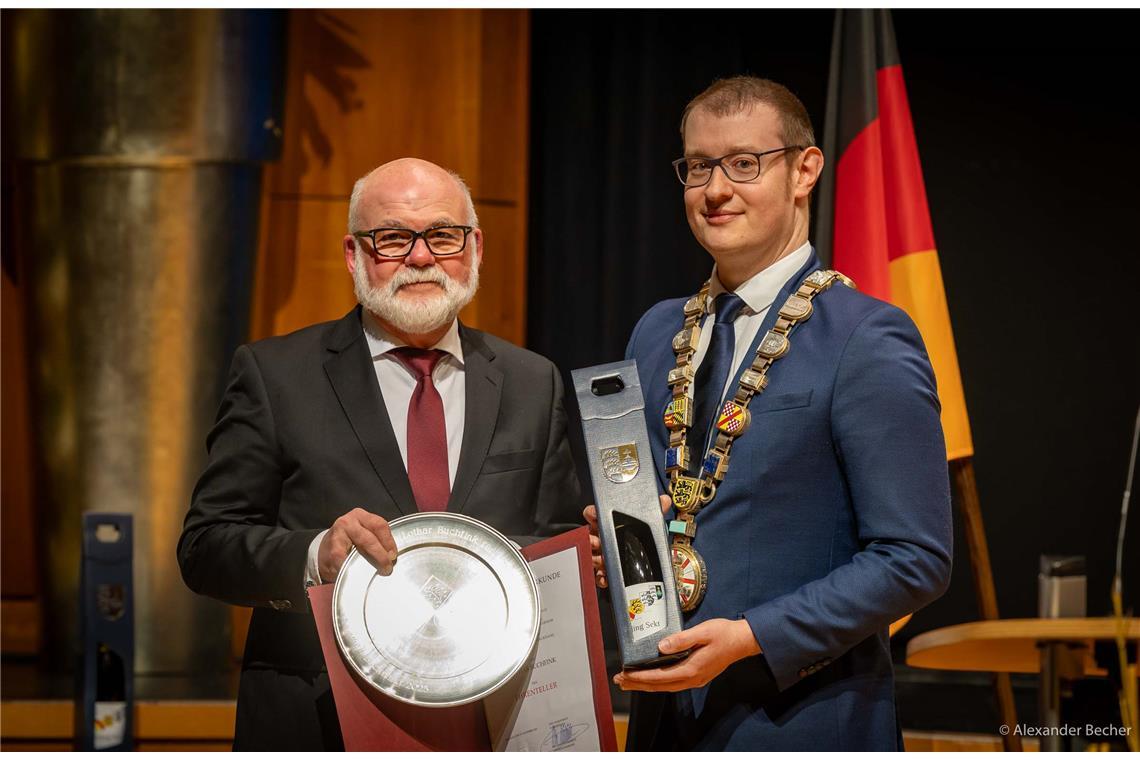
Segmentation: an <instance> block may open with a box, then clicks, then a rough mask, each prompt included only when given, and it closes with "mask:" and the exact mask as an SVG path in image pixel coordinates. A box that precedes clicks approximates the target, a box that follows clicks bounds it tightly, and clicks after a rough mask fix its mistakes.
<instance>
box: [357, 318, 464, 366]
mask: <svg viewBox="0 0 1140 760" xmlns="http://www.w3.org/2000/svg"><path fill="white" fill-rule="evenodd" d="M360 321H361V322H362V323H363V324H364V337H365V339H366V340H367V341H368V353H369V354H371V355H372V358H373V359H379V358H380V357H381V356H383V355H384V354H386V353H388V352H389V351H391V350H392V349H393V348H399V347H400V346H406V345H407V344H406V343H404V342H403V341H402V340H399V339H398V338H396V337H395V336H393V335H392V334H391V333H389V332H388V331H387V330H385V329H384V328H383V327H381V326H380V323H379V322H378V321H377V320H376V317H374V316H372V315H371V314H370V313H369V312H368V310H367V309H361V310H360ZM431 348H435V349H439V350H440V351H444V352H446V353H448V354H450V355H451V356H453V357H455V360H456V361H458V362H459V366H461V367H462V366H463V343H462V341H460V340H459V320H458V319H453V320H451V327H449V328H447V332H446V333H444V334H443V337H442V338H440V339H439V342H438V343H436V344H435V345H434V346H431Z"/></svg>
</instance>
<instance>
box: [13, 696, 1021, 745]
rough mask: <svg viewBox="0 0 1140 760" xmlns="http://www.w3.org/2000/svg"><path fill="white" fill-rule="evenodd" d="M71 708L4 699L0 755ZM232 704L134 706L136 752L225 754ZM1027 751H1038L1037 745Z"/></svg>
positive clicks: (66, 728) (65, 723) (52, 741)
mask: <svg viewBox="0 0 1140 760" xmlns="http://www.w3.org/2000/svg"><path fill="white" fill-rule="evenodd" d="M73 718H74V713H73V705H72V703H71V702H68V701H64V700H5V701H4V702H2V703H0V751H3V752H12V751H21V750H22V751H39V750H43V751H55V752H59V751H67V750H70V749H72V735H73V734H72V730H73V725H72V721H73ZM614 724H615V728H616V729H617V738H618V746H619V747H624V746H625V734H626V724H627V721H626V716H625V715H617V716H615V717H614ZM233 727H234V703H233V702H232V701H204V700H195V701H184V702H178V701H162V702H138V703H137V704H136V705H135V735H136V738H137V742H138V743H137V746H136V748H137V749H138V750H141V751H145V752H163V751H176V752H189V751H195V752H226V751H228V750H229V749H230V742H231V741H232V739H233ZM903 741H904V742H905V744H906V749H907V751H909V752H973V751H979V752H987V751H1000V750H1001V740H1000V738H999V737H997V736H985V735H980V734H950V733H931V732H919V731H906V732H903ZM1025 745H1026V749H1027V750H1030V751H1036V750H1037V743H1036V741H1032V740H1030V741H1026V742H1025Z"/></svg>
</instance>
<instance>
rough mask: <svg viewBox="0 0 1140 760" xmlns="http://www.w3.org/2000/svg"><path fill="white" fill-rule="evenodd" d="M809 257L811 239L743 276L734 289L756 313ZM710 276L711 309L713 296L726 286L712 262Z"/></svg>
mask: <svg viewBox="0 0 1140 760" xmlns="http://www.w3.org/2000/svg"><path fill="white" fill-rule="evenodd" d="M809 258H811V243H810V242H808V243H804V244H803V245H801V246H800V247H799V248H797V249H796V250H794V251H792V252H791V253H789V254H788V255H787V256H785V257H784V258H782V259H780V260H779V261H777V262H776V263H775V264H772V265H771V266H769V267H768V268H767V269H762V270H760V271H759V272H757V273H756V274H754V275H752V276H751V277H750V278H748V279H747V280H745V281H744V283H743V284H741V286H740V287H738V288H737V289H736V291H735V292H736V295H738V296H740V298H741V300H743V301H744V305H745V306H747V307H748V309H749V311H751V312H752V313H753V314H759V313H760V312H762V311H764V310H766V309H767V308H768V307H769V306H771V305H772V302H773V301H775V300H776V296H777V295H778V294H779V293H780V288H782V287H784V283H786V282H787V281H788V278H789V277H791V276H792V275H793V274H795V273H796V272H797V271H799V269H800V268H801V267H802V266H803V265H804V264H806V263H807V261H808V259H809ZM709 279H710V280H711V283H710V285H709V300H708V307H707V308H708V310H709V312H710V313H711V312H712V308H713V307H712V303H713V300H714V299H715V298H716V297H717V296H718V295H720V294H721V293H724V292H725V291H726V290H727V288H725V287H724V285H722V284H721V282H720V278H719V277H718V276H717V273H716V266H715V265H714V266H713V272H712V276H711V277H710V278H709Z"/></svg>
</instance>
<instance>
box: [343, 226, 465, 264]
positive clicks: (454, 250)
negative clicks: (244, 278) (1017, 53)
mask: <svg viewBox="0 0 1140 760" xmlns="http://www.w3.org/2000/svg"><path fill="white" fill-rule="evenodd" d="M473 229H475V228H474V227H468V226H466V225H461V224H448V225H441V226H438V227H428V228H427V229H426V230H420V231H419V232H416V231H415V230H409V229H405V228H403V227H377V228H376V229H374V230H362V231H360V232H353V233H352V236H353V237H355V238H367V239H369V240H371V241H372V250H374V251H376V255H377V256H382V257H384V258H386V259H402V258H404V257H405V256H407V255H408V254H409V253H411V252H412V248H413V247H415V245H416V240H418V239H420V238H423V241H424V243H425V244H426V245H427V248H428V250H429V251H431V253H432V255H433V256H454V255H456V254H458V253H463V249H464V248H466V247H467V234H468V233H469V232H471V230H473Z"/></svg>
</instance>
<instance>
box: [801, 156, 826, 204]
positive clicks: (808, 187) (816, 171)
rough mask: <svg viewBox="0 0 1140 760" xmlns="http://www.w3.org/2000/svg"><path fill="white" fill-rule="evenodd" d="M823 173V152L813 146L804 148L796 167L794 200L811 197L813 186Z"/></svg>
mask: <svg viewBox="0 0 1140 760" xmlns="http://www.w3.org/2000/svg"><path fill="white" fill-rule="evenodd" d="M822 173H823V152H822V151H821V150H820V149H819V148H817V147H815V146H814V145H813V146H812V147H810V148H805V149H804V152H803V153H802V154H801V155H800V160H799V163H798V164H797V165H796V186H795V197H796V199H797V200H798V199H800V198H807V197H808V196H809V195H811V191H812V189H813V188H814V187H815V184H816V183H817V182H819V177H820V175H821V174H822Z"/></svg>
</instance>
